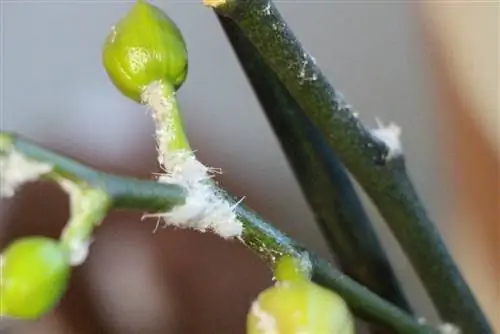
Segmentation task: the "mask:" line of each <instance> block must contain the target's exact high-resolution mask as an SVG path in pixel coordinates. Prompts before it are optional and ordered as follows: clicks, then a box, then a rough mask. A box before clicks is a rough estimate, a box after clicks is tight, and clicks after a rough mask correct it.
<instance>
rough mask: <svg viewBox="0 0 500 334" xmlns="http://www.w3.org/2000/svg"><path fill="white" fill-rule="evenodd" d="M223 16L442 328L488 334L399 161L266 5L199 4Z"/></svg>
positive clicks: (262, 0)
mask: <svg viewBox="0 0 500 334" xmlns="http://www.w3.org/2000/svg"><path fill="white" fill-rule="evenodd" d="M206 4H208V5H210V6H212V7H215V8H214V9H215V10H216V11H217V12H218V13H219V14H221V15H224V16H227V17H230V18H231V19H232V20H233V21H234V22H235V23H236V24H237V25H238V26H239V27H240V28H241V29H242V31H243V32H244V33H245V35H246V36H247V37H248V39H249V40H250V41H251V42H252V43H253V45H254V46H255V47H256V48H257V50H258V51H259V53H260V54H261V55H262V57H263V58H264V60H265V61H266V63H267V65H269V67H270V68H271V69H272V70H273V71H274V72H275V73H276V75H277V76H278V78H279V79H280V80H281V82H282V83H283V84H284V86H285V87H286V88H287V90H288V91H289V92H290V94H291V96H292V97H293V98H294V99H295V100H296V101H297V103H298V104H299V105H300V107H301V108H302V109H303V110H304V112H305V113H306V114H307V116H308V117H309V118H310V119H311V120H312V122H313V123H314V124H315V125H316V126H317V127H318V128H319V129H320V130H321V131H322V132H323V134H324V135H325V137H326V139H327V140H328V143H329V144H330V146H331V147H332V148H333V149H334V150H335V152H337V153H338V155H339V157H340V158H341V160H342V162H343V163H344V164H345V166H346V167H347V169H348V170H349V171H350V172H351V173H352V174H353V176H354V177H355V178H356V179H357V180H358V182H359V183H360V184H361V186H362V187H363V188H364V190H365V191H366V193H367V194H368V195H369V196H370V197H371V199H372V200H373V202H374V203H375V205H376V206H377V208H378V209H379V211H380V213H381V215H382V216H383V217H384V219H385V220H386V221H387V223H388V225H389V227H390V228H391V230H392V231H393V233H394V235H395V237H396V238H397V239H398V241H399V243H400V244H401V246H402V248H403V249H404V251H405V252H406V254H407V255H408V257H409V259H410V261H411V263H412V264H413V266H414V268H415V270H416V271H417V273H418V275H419V276H420V279H421V280H422V282H423V284H424V286H425V288H426V289H427V292H428V293H429V295H430V297H431V298H432V300H433V302H434V304H435V305H436V308H437V309H438V311H439V313H440V315H441V316H442V318H443V319H444V320H445V321H448V322H452V323H454V324H455V325H457V326H459V327H460V328H461V329H462V331H463V332H464V333H482V334H483V333H484V334H488V333H492V329H491V327H490V325H489V324H488V321H487V319H486V317H485V316H484V314H483V313H482V311H481V309H480V307H479V305H478V303H477V301H476V299H475V298H474V296H473V294H472V292H471V291H470V289H469V287H468V286H467V284H466V282H465V280H464V279H463V277H462V275H461V273H460V271H459V269H458V267H457V265H456V264H455V262H454V261H453V259H452V257H451V255H450V254H449V252H448V250H447V248H446V246H445V244H444V242H443V241H442V239H441V237H440V235H439V232H438V230H437V228H436V227H435V224H434V223H433V222H432V221H431V220H430V218H429V216H428V214H427V212H426V210H425V209H424V206H423V204H422V203H421V201H420V199H419V197H418V195H417V193H416V191H415V189H414V187H413V185H412V182H411V181H410V178H409V177H408V175H407V172H406V168H405V161H404V158H403V156H401V155H399V156H396V157H394V158H392V159H389V158H388V156H389V155H390V153H391V152H390V149H389V147H388V146H387V145H386V144H385V143H383V142H382V141H380V140H379V139H377V138H376V137H375V136H373V135H372V133H371V132H370V131H369V130H368V129H367V128H365V127H364V126H363V125H362V124H361V123H360V121H359V120H358V119H357V118H356V117H355V116H354V114H353V112H352V110H351V106H350V105H348V104H347V103H346V102H345V101H344V99H343V97H342V96H341V94H340V93H339V92H337V91H335V90H334V89H333V87H332V86H331V85H330V83H329V82H328V80H327V79H326V77H325V76H324V75H323V74H322V73H321V71H320V69H319V67H318V66H317V65H316V63H315V61H314V60H313V58H312V57H311V56H310V55H309V54H308V52H307V51H306V50H305V49H304V48H303V47H302V46H301V44H300V42H299V41H298V40H297V38H296V37H295V36H294V34H293V33H292V31H291V30H290V29H289V28H288V26H287V24H286V23H285V21H284V20H283V18H282V17H281V15H280V14H279V12H278V10H277V9H276V7H275V6H274V5H273V3H272V2H271V1H269V0H252V1H249V0H226V1H223V0H221V1H211V0H206Z"/></svg>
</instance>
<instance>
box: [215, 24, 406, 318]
mask: <svg viewBox="0 0 500 334" xmlns="http://www.w3.org/2000/svg"><path fill="white" fill-rule="evenodd" d="M218 19H219V22H220V23H221V25H222V27H223V29H224V31H225V33H226V35H227V37H228V39H229V41H230V43H231V44H232V46H233V49H234V51H235V53H236V55H237V57H238V58H239V60H240V63H241V65H242V67H243V69H244V71H245V73H246V74H247V77H248V79H249V80H250V82H251V84H252V86H253V89H254V91H255V93H256V95H257V96H258V98H259V100H260V102H261V105H262V107H263V109H264V112H265V113H266V116H267V117H268V120H269V122H270V123H271V126H272V127H273V129H274V132H275V133H276V135H277V137H278V140H279V141H280V143H281V146H282V148H283V150H284V152H285V154H286V156H287V158H288V161H289V163H290V164H291V166H292V169H293V171H294V173H295V176H296V178H297V179H298V181H299V183H300V185H301V188H302V192H303V193H304V195H305V198H306V199H307V201H308V203H309V205H310V206H311V208H312V209H313V211H314V213H315V218H316V221H317V223H318V225H319V227H320V228H321V229H322V230H323V232H324V235H325V237H326V239H327V240H328V242H329V245H330V247H331V249H332V251H333V252H334V253H335V254H336V255H337V258H338V259H339V262H340V265H341V267H342V269H343V271H344V272H345V273H346V274H347V275H349V276H350V277H352V278H354V279H355V280H357V281H358V282H360V283H361V284H363V285H365V286H366V287H368V288H369V289H370V290H372V291H373V292H375V293H377V294H379V295H380V296H381V297H383V298H385V299H386V300H388V301H390V302H392V303H394V304H395V305H396V306H398V307H401V308H402V309H404V310H406V311H410V306H409V304H408V302H407V301H406V299H405V297H404V294H403V292H402V291H401V289H400V287H399V284H398V282H397V279H396V276H395V275H394V272H393V271H392V268H391V266H390V264H389V260H388V259H387V256H386V255H385V253H384V250H383V248H382V246H381V245H380V242H379V240H378V238H377V236H376V234H375V231H374V230H373V228H372V224H371V222H370V219H369V217H368V215H367V214H366V212H365V210H364V208H363V206H362V204H361V201H360V200H359V198H358V196H357V195H356V192H355V190H354V187H353V185H352V182H351V180H350V178H349V176H348V174H347V172H346V171H345V168H344V167H343V165H342V163H341V162H340V161H339V159H338V158H337V156H336V154H335V153H334V152H333V151H332V150H331V149H330V148H329V147H328V146H327V145H325V143H324V138H323V137H322V136H321V134H320V133H319V132H318V131H317V130H316V129H315V127H314V126H313V125H312V124H311V122H310V121H309V119H307V117H305V115H304V113H303V111H302V109H301V108H300V107H299V106H298V105H297V103H296V102H295V100H293V98H291V97H290V94H289V93H288V91H287V90H286V88H284V87H283V85H282V84H281V83H280V82H279V80H278V79H277V78H276V75H275V74H274V73H273V72H272V71H271V70H270V69H269V67H268V66H267V65H266V64H265V63H264V61H263V60H262V57H260V55H259V54H258V52H257V51H256V50H255V48H254V46H253V45H252V44H251V43H250V41H249V40H248V39H247V38H246V37H245V36H244V35H243V33H242V32H241V30H240V29H239V28H238V26H237V25H236V24H235V23H233V22H232V21H231V20H230V19H229V18H226V17H222V16H218Z"/></svg>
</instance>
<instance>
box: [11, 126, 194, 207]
mask: <svg viewBox="0 0 500 334" xmlns="http://www.w3.org/2000/svg"><path fill="white" fill-rule="evenodd" d="M2 136H4V137H5V136H8V137H10V139H11V144H12V148H13V149H15V150H16V151H17V152H19V153H22V154H23V155H24V156H26V157H28V158H31V159H33V160H36V161H39V162H46V163H49V164H51V165H52V166H53V171H52V172H51V173H50V174H48V175H47V176H46V178H49V179H54V180H56V181H57V179H58V178H60V177H62V178H66V179H69V180H71V181H75V182H85V183H87V184H88V185H90V186H93V187H95V188H98V189H102V190H104V191H106V192H107V193H108V194H109V195H110V196H111V198H112V200H113V203H112V205H113V207H114V208H118V209H144V208H145V207H147V208H148V210H153V211H157V210H163V211H166V210H170V209H171V208H173V207H174V206H176V205H181V204H183V203H184V199H185V192H184V189H182V188H181V187H179V186H177V185H173V184H170V185H165V184H160V183H158V182H155V181H146V180H138V179H133V178H128V177H122V176H116V175H111V174H108V173H103V172H100V171H98V170H95V169H93V168H91V167H88V166H85V165H83V164H82V163H80V162H77V161H75V160H73V159H70V158H67V157H65V156H63V155H61V154H58V153H56V152H54V151H51V150H48V149H46V148H43V147H42V146H40V145H38V144H35V143H33V142H31V141H29V140H27V139H24V138H22V137H21V136H19V135H16V134H7V133H5V132H2Z"/></svg>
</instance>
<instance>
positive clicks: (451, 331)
mask: <svg viewBox="0 0 500 334" xmlns="http://www.w3.org/2000/svg"><path fill="white" fill-rule="evenodd" d="M438 331H439V333H441V334H461V333H462V331H461V330H460V328H458V327H457V326H455V325H453V324H450V323H444V324H441V325H439V326H438Z"/></svg>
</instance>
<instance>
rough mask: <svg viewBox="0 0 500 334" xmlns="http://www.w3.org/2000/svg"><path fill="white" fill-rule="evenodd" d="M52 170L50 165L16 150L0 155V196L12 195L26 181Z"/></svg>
mask: <svg viewBox="0 0 500 334" xmlns="http://www.w3.org/2000/svg"><path fill="white" fill-rule="evenodd" d="M50 171H52V165H51V164H48V163H44V162H39V161H35V160H33V159H29V158H27V157H25V156H24V155H23V154H21V153H19V152H17V151H16V150H11V151H9V152H8V153H6V154H5V155H0V197H12V196H13V195H14V194H15V193H16V191H17V189H19V188H20V187H21V186H22V185H23V184H25V183H27V182H32V181H36V180H38V179H39V178H40V177H41V176H43V175H44V174H47V173H49V172H50Z"/></svg>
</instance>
